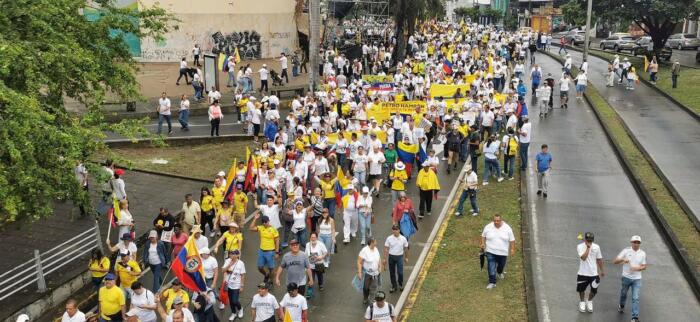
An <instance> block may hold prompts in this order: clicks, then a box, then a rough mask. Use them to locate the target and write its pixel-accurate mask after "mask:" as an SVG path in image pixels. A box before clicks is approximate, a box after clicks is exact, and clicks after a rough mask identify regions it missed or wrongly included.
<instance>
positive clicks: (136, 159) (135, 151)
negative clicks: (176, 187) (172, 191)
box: [112, 141, 253, 179]
mask: <svg viewBox="0 0 700 322" xmlns="http://www.w3.org/2000/svg"><path fill="white" fill-rule="evenodd" d="M252 144H253V143H252V141H250V142H243V141H241V142H224V143H209V144H201V145H194V146H167V147H143V148H114V149H112V153H114V154H116V155H117V156H119V157H121V158H124V159H125V160H127V161H129V162H130V163H131V164H130V166H131V167H133V168H136V169H142V170H150V171H157V172H164V173H170V174H176V175H181V176H185V177H191V178H200V179H213V178H214V176H215V175H216V172H218V171H219V170H223V171H224V172H227V171H228V169H229V168H230V167H231V162H233V159H234V158H238V160H242V159H243V158H245V148H246V146H248V145H251V146H252Z"/></svg>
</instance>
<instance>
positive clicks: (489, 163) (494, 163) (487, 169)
mask: <svg viewBox="0 0 700 322" xmlns="http://www.w3.org/2000/svg"><path fill="white" fill-rule="evenodd" d="M492 168H494V169H492ZM492 171H493V172H494V173H496V177H498V178H500V177H501V164H500V163H499V162H498V159H489V158H484V182H489V177H490V176H491V172H492Z"/></svg>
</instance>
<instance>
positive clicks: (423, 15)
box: [389, 0, 445, 63]
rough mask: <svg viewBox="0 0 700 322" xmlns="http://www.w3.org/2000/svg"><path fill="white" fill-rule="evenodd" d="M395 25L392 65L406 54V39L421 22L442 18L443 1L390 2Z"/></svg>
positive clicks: (408, 0)
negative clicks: (394, 46) (394, 47)
mask: <svg viewBox="0 0 700 322" xmlns="http://www.w3.org/2000/svg"><path fill="white" fill-rule="evenodd" d="M389 6H390V7H391V8H392V10H393V11H394V22H395V23H396V50H395V51H394V54H393V55H394V57H393V58H394V59H393V61H394V63H396V62H398V61H399V60H402V59H403V58H402V57H404V56H405V52H406V39H407V38H408V36H409V35H412V34H413V33H414V32H415V30H416V26H417V25H418V24H419V23H420V21H421V20H426V19H429V18H435V17H437V18H440V17H442V16H444V14H445V9H444V0H391V1H389Z"/></svg>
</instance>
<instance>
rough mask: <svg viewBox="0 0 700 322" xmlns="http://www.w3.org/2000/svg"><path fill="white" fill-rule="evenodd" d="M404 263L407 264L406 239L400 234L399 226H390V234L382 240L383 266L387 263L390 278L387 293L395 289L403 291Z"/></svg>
mask: <svg viewBox="0 0 700 322" xmlns="http://www.w3.org/2000/svg"><path fill="white" fill-rule="evenodd" d="M387 260H388V263H387ZM404 264H408V240H406V237H404V236H403V235H401V228H400V227H399V226H392V227H391V235H389V237H387V238H386V240H385V241H384V267H387V265H388V267H389V276H390V279H391V290H389V293H394V292H395V291H396V290H397V289H398V290H399V291H403V265H404ZM397 286H398V287H397Z"/></svg>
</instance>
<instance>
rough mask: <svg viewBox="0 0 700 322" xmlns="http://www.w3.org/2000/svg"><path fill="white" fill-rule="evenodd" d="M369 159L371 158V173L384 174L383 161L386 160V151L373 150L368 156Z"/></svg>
mask: <svg viewBox="0 0 700 322" xmlns="http://www.w3.org/2000/svg"><path fill="white" fill-rule="evenodd" d="M367 159H368V160H369V174H371V175H373V174H382V162H385V161H386V158H384V153H381V152H377V153H374V151H372V152H370V153H369V155H368V156H367Z"/></svg>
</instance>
